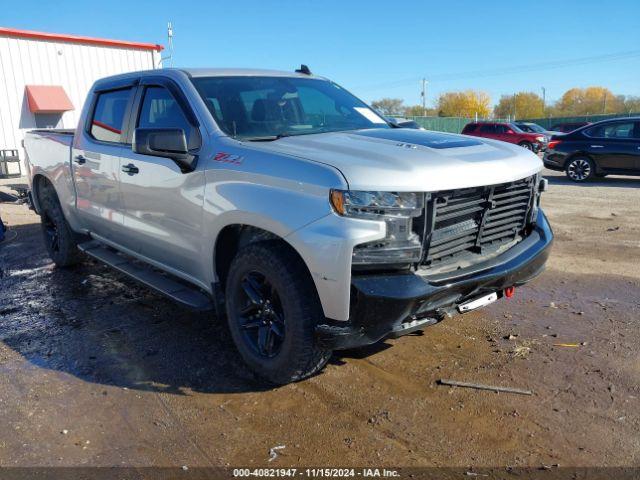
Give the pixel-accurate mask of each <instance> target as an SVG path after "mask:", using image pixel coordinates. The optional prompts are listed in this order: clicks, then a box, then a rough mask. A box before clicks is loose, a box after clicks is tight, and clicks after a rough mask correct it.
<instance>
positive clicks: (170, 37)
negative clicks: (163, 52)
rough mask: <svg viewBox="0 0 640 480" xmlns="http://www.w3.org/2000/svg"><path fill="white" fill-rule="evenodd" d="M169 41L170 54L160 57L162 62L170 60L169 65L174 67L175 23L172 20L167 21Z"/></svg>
mask: <svg viewBox="0 0 640 480" xmlns="http://www.w3.org/2000/svg"><path fill="white" fill-rule="evenodd" d="M167 43H168V45H169V48H168V50H169V55H167V56H166V57H164V58H161V59H160V62H159V63H160V64H162V62H164V61H165V60H169V67H173V25H172V24H171V22H169V23H167Z"/></svg>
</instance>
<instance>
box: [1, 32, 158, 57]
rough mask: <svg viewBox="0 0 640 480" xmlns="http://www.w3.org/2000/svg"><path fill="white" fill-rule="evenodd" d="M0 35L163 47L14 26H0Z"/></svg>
mask: <svg viewBox="0 0 640 480" xmlns="http://www.w3.org/2000/svg"><path fill="white" fill-rule="evenodd" d="M0 36H2V37H16V38H27V39H32V40H48V41H52V42H69V43H80V44H84V45H100V46H103V47H119V48H132V49H138V50H156V51H158V52H159V51H161V50H163V49H164V47H163V46H162V45H157V44H153V43H140V42H129V41H126V40H111V39H107V38H94V37H83V36H80V35H68V34H63V33H46V32H35V31H32V30H19V29H16V28H6V27H0Z"/></svg>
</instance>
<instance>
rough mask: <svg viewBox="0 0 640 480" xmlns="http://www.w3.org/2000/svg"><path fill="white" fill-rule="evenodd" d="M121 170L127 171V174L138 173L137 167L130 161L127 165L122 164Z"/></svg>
mask: <svg viewBox="0 0 640 480" xmlns="http://www.w3.org/2000/svg"><path fill="white" fill-rule="evenodd" d="M122 171H123V172H124V173H128V174H129V175H135V174H136V173H140V170H139V169H138V167H136V166H135V165H134V164H133V163H130V164H129V165H123V166H122Z"/></svg>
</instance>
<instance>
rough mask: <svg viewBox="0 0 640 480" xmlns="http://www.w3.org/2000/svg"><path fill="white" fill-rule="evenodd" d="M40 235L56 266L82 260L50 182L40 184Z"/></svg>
mask: <svg viewBox="0 0 640 480" xmlns="http://www.w3.org/2000/svg"><path fill="white" fill-rule="evenodd" d="M39 200H40V222H41V226H42V236H43V239H44V243H45V247H46V248H47V252H48V253H49V257H51V260H53V263H55V264H56V265H57V266H58V267H69V266H71V265H75V264H77V263H79V262H80V261H81V260H82V252H80V250H79V249H78V244H77V243H76V238H75V235H74V233H73V231H72V230H71V228H70V227H69V224H68V223H67V220H66V219H65V218H64V213H62V207H61V206H60V202H59V200H58V195H57V194H56V191H55V190H54V188H53V186H52V185H51V184H50V183H48V182H47V183H45V184H43V185H42V187H41V190H40V194H39Z"/></svg>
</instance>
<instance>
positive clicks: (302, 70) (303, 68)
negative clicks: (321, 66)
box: [296, 63, 311, 75]
mask: <svg viewBox="0 0 640 480" xmlns="http://www.w3.org/2000/svg"><path fill="white" fill-rule="evenodd" d="M296 73H303V74H305V75H311V70H309V67H307V66H306V65H305V64H304V63H303V64H301V65H300V68H298V69H297V70H296Z"/></svg>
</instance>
